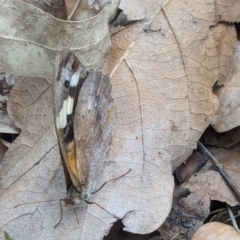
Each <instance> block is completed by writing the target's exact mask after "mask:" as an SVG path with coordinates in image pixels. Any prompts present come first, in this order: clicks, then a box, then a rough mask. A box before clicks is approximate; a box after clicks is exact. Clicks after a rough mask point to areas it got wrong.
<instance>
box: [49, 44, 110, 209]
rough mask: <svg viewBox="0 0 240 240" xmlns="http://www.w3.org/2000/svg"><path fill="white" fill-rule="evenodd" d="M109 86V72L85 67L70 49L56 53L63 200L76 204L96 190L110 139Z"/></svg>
mask: <svg viewBox="0 0 240 240" xmlns="http://www.w3.org/2000/svg"><path fill="white" fill-rule="evenodd" d="M111 89H112V86H111V83H110V81H109V77H108V76H105V75H103V74H102V73H101V72H100V71H93V70H87V69H86V68H85V67H84V66H83V64H82V63H81V62H80V61H79V59H78V58H77V57H76V56H75V54H74V53H73V52H71V51H70V50H69V49H64V50H63V51H62V52H61V53H60V54H59V55H58V56H57V57H56V61H55V83H54V85H53V115H54V122H55V128H56V133H57V138H58V143H59V148H60V153H61V159H62V164H63V168H64V174H65V179H66V187H67V197H66V198H65V199H63V200H64V202H65V203H66V204H71V205H77V204H79V203H80V202H81V201H82V200H86V201H87V200H88V199H89V198H90V196H91V195H92V194H93V193H95V192H96V190H94V189H95V184H96V183H97V179H98V176H99V175H100V173H101V172H102V167H103V165H104V159H105V157H106V153H107V151H108V149H109V146H110V142H111V135H112V119H113V116H114V107H113V105H112V103H113V99H112V97H111ZM103 185H105V183H104V184H103ZM102 187H103V186H101V187H100V188H102Z"/></svg>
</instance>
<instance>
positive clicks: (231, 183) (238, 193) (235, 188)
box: [198, 141, 240, 200]
mask: <svg viewBox="0 0 240 240" xmlns="http://www.w3.org/2000/svg"><path fill="white" fill-rule="evenodd" d="M198 147H199V149H200V150H201V151H202V152H203V154H204V155H205V156H206V157H207V158H208V159H209V160H210V161H211V162H212V164H213V165H214V166H215V167H216V168H217V170H218V171H219V172H220V174H221V175H222V177H223V178H224V180H225V181H226V182H227V184H228V185H229V187H230V188H231V189H232V190H233V192H234V193H235V195H236V197H237V198H238V200H240V191H239V188H238V186H237V185H236V183H235V182H234V181H233V180H232V178H231V177H230V176H229V174H228V173H227V172H226V170H225V169H224V168H223V166H222V165H221V164H220V163H219V162H218V160H217V159H216V158H215V157H214V156H213V155H212V154H211V153H210V152H209V151H208V149H207V148H206V147H205V146H204V145H203V144H202V143H201V142H200V141H198Z"/></svg>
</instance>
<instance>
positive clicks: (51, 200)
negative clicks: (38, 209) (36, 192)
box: [14, 199, 58, 208]
mask: <svg viewBox="0 0 240 240" xmlns="http://www.w3.org/2000/svg"><path fill="white" fill-rule="evenodd" d="M54 201H58V199H50V200H46V201H38V202H29V203H21V204H18V205H16V206H15V207H14V208H17V207H20V206H22V205H29V204H37V203H45V202H47V203H48V202H54Z"/></svg>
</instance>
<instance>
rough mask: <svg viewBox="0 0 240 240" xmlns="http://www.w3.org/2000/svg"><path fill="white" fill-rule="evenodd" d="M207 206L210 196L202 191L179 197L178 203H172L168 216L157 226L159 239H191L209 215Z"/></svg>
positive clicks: (208, 205)
mask: <svg viewBox="0 0 240 240" xmlns="http://www.w3.org/2000/svg"><path fill="white" fill-rule="evenodd" d="M209 207H210V198H209V196H208V195H207V194H206V193H204V191H199V192H198V193H197V194H196V193H191V194H190V195H188V196H187V197H183V198H180V199H179V201H178V203H175V204H173V207H172V210H171V212H170V214H169V216H168V217H167V219H166V221H165V222H164V224H163V225H162V226H161V227H160V228H159V232H160V236H161V239H163V240H169V239H177V240H186V239H191V238H192V236H193V234H194V233H195V231H196V230H197V229H198V228H199V227H200V226H202V224H203V221H204V220H205V219H206V218H207V216H208V215H209Z"/></svg>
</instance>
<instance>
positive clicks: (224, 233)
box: [192, 222, 240, 240]
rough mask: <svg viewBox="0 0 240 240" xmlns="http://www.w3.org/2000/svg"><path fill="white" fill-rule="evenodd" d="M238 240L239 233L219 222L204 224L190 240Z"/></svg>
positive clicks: (239, 238) (239, 237)
mask: <svg viewBox="0 0 240 240" xmlns="http://www.w3.org/2000/svg"><path fill="white" fill-rule="evenodd" d="M216 239H217V240H240V235H239V233H238V232H237V231H236V230H235V229H234V227H232V226H229V225H227V224H224V223H220V222H211V223H207V224H204V225H203V226H202V227H201V228H199V230H198V231H197V232H196V234H195V235H194V236H193V239H192V240H216Z"/></svg>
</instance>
